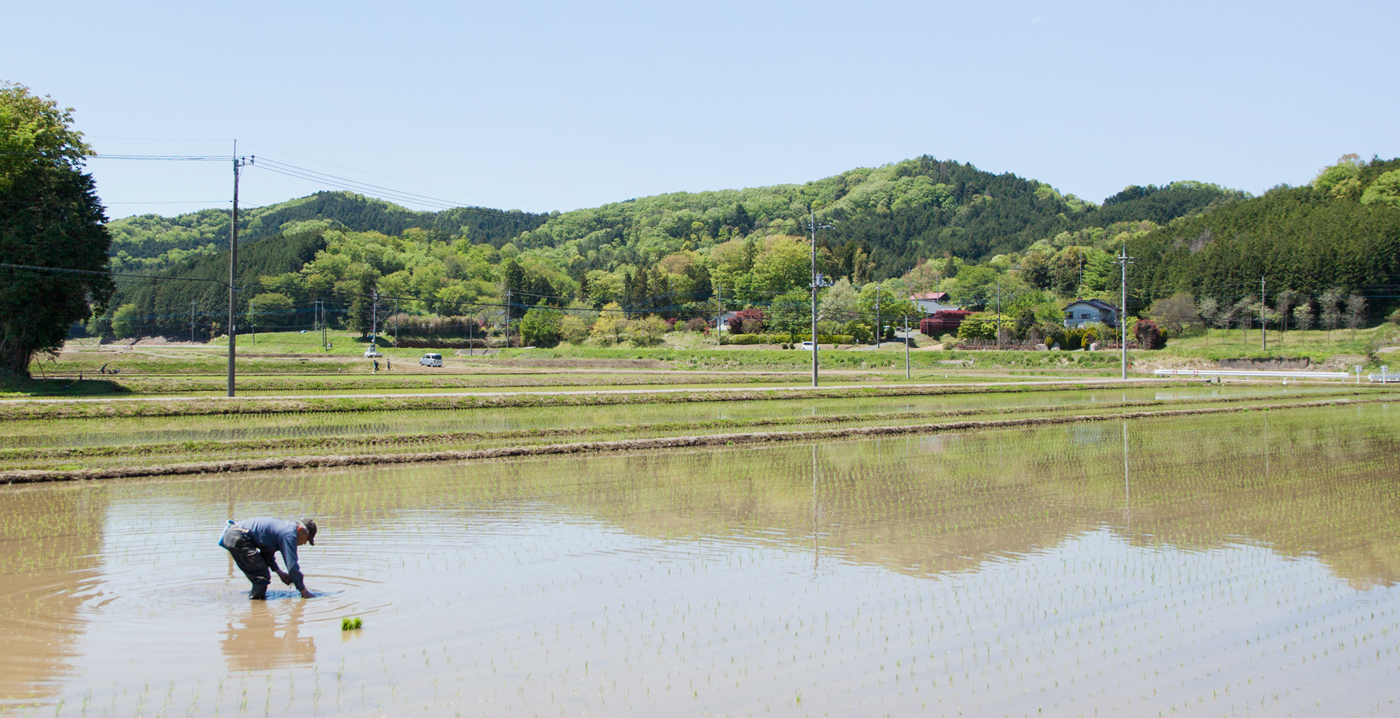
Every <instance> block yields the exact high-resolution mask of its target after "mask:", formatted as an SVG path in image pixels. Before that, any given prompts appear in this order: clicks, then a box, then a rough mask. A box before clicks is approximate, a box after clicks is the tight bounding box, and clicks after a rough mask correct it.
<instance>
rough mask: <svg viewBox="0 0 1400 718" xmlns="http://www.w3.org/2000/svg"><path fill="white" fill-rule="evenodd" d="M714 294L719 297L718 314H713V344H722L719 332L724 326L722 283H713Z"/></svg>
mask: <svg viewBox="0 0 1400 718" xmlns="http://www.w3.org/2000/svg"><path fill="white" fill-rule="evenodd" d="M715 296H716V297H718V298H719V314H717V315H715V346H720V345H722V344H724V336H723V335H722V334H720V332H721V331H723V329H722V328H723V327H724V285H723V284H716V285H715Z"/></svg>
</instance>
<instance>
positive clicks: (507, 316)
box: [506, 284, 510, 349]
mask: <svg viewBox="0 0 1400 718" xmlns="http://www.w3.org/2000/svg"><path fill="white" fill-rule="evenodd" d="M506 348H507V349H509V348H510V285H509V284H507V285H506Z"/></svg>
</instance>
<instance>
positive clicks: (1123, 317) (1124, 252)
mask: <svg viewBox="0 0 1400 718" xmlns="http://www.w3.org/2000/svg"><path fill="white" fill-rule="evenodd" d="M1134 261H1136V258H1135V257H1129V256H1128V243H1127V242H1124V243H1123V248H1122V249H1120V250H1118V266H1119V267H1121V268H1122V270H1123V290H1122V291H1123V294H1122V300H1121V301H1122V303H1123V304H1122V306H1120V307H1118V329H1119V331H1120V333H1121V334H1122V340H1121V341H1122V344H1121V346H1122V349H1123V358H1122V367H1123V378H1124V379H1127V378H1128V265H1129V264H1132V263H1133V262H1134Z"/></svg>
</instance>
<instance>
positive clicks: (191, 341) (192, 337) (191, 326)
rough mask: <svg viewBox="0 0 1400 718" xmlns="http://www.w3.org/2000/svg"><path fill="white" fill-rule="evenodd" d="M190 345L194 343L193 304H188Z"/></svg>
mask: <svg viewBox="0 0 1400 718" xmlns="http://www.w3.org/2000/svg"><path fill="white" fill-rule="evenodd" d="M190 343H191V344H193V343H194V302H193V301H191V302H190Z"/></svg>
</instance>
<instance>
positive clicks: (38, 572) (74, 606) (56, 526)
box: [0, 485, 108, 700]
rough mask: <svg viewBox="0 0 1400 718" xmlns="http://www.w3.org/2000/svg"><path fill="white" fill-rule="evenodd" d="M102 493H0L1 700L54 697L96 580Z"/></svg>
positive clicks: (68, 489)
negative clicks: (86, 596) (85, 594)
mask: <svg viewBox="0 0 1400 718" xmlns="http://www.w3.org/2000/svg"><path fill="white" fill-rule="evenodd" d="M107 504H108V492H107V490H106V488H105V487H102V486H93V485H88V486H76V485H64V486H37V487H7V488H5V489H3V490H0V552H3V555H4V558H3V560H0V700H4V699H23V698H27V697H30V696H33V697H36V698H39V697H46V696H48V695H51V694H52V690H53V686H55V684H54V683H53V682H52V679H53V678H54V677H55V676H58V675H61V674H63V673H65V672H67V668H66V667H65V660H66V659H67V658H68V657H69V656H70V655H72V654H73V643H74V641H75V640H76V639H77V637H78V635H79V634H80V632H81V630H82V626H83V624H82V616H81V610H82V607H83V600H84V599H83V598H82V597H81V593H82V592H83V591H84V590H85V589H86V588H88V587H90V586H92V585H93V584H95V583H96V582H97V581H98V580H99V579H100V574H99V571H98V570H97V569H98V565H99V563H100V558H99V554H100V553H101V547H102V528H103V520H104V518H105V515H106V511H107Z"/></svg>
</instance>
